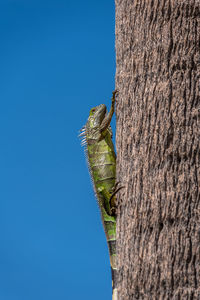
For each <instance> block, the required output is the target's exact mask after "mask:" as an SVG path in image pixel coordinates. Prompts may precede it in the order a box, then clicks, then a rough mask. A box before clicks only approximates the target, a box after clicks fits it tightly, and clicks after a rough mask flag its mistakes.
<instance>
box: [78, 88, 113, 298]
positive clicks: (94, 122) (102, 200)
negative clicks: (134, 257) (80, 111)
mask: <svg viewBox="0 0 200 300" xmlns="http://www.w3.org/2000/svg"><path fill="white" fill-rule="evenodd" d="M116 93H117V91H114V92H113V96H112V105H111V109H110V112H109V113H108V114H106V106H105V105H104V104H101V105H99V106H96V107H94V108H92V109H91V110H90V114H89V118H88V121H87V123H86V125H85V126H84V127H83V128H82V132H81V134H80V135H81V136H83V141H82V144H83V145H85V146H86V154H87V159H88V165H89V170H90V174H91V178H92V181H93V184H94V190H95V193H96V196H97V200H98V204H99V208H100V211H101V218H102V222H103V226H104V230H105V234H106V239H107V243H108V248H109V255H110V264H111V271H112V289H113V292H112V295H113V296H112V300H117V286H116V284H117V283H116V280H117V269H116V212H115V194H116V192H117V191H118V190H119V189H118V190H116V186H117V185H116V184H115V182H116V155H115V151H114V146H113V143H112V131H111V127H110V122H111V119H112V116H113V113H114V106H115V96H116Z"/></svg>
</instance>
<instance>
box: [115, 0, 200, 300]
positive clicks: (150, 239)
mask: <svg viewBox="0 0 200 300" xmlns="http://www.w3.org/2000/svg"><path fill="white" fill-rule="evenodd" d="M115 2H116V65H117V70H116V88H117V89H118V91H119V95H118V99H117V104H116V119H117V132H116V148H117V172H118V174H117V176H118V181H119V182H120V184H121V185H123V186H124V189H122V190H121V191H120V192H119V194H118V220H117V222H118V224H117V240H118V242H117V251H118V270H119V275H118V293H119V300H125V299H127V300H128V299H130V300H133V299H170V300H171V299H200V189H199V186H200V182H199V180H200V147H199V144H200V126H199V125H200V123H199V120H200V0H199V1H198V0H196V1H195V0H185V1H183V0H182V1H181V0H116V1H115Z"/></svg>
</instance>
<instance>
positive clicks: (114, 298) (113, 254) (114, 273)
mask: <svg viewBox="0 0 200 300" xmlns="http://www.w3.org/2000/svg"><path fill="white" fill-rule="evenodd" d="M108 248H109V253H110V264H111V274H112V300H117V299H118V298H117V268H116V240H111V241H108Z"/></svg>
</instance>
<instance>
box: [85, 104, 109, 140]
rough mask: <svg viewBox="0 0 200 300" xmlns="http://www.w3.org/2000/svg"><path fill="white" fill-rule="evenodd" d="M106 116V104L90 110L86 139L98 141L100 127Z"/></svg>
mask: <svg viewBox="0 0 200 300" xmlns="http://www.w3.org/2000/svg"><path fill="white" fill-rule="evenodd" d="M105 116H106V106H105V105H104V104H101V105H98V106H96V107H93V108H92V109H91V110H90V114H89V117H88V121H87V124H86V127H85V129H86V137H87V138H88V139H90V138H91V139H98V138H99V136H100V126H101V123H102V121H103V120H104V118H105Z"/></svg>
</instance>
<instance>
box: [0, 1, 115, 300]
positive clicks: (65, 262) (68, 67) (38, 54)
mask: <svg viewBox="0 0 200 300" xmlns="http://www.w3.org/2000/svg"><path fill="white" fill-rule="evenodd" d="M114 30H115V29H114V0H112V1H108V0H101V1H94V0H92V1H90V0H88V1H82V0H76V1H74V0H71V1H69V0H62V1H61V0H48V1H45V0H0V39H1V46H0V170H1V171H0V300H40V299H41V300H71V299H72V300H73V299H74V300H76V299H87V300H90V299H92V300H94V299H95V300H102V299H104V300H110V299H111V275H110V266H109V261H108V253H107V245H106V241H105V237H104V232H103V229H102V225H101V221H100V215H99V211H98V208H97V203H96V200H95V198H94V195H93V191H92V186H91V182H90V179H89V174H88V170H87V166H86V162H85V158H84V154H83V149H82V148H81V146H80V141H79V139H78V137H77V135H78V130H79V129H80V128H81V127H82V125H84V123H85V122H86V119H87V116H88V112H89V110H90V108H91V107H93V106H96V105H98V104H100V103H105V104H106V105H108V106H109V107H110V98H111V93H112V90H113V89H114V76H115V51H114Z"/></svg>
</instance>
